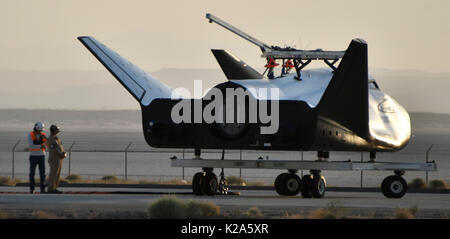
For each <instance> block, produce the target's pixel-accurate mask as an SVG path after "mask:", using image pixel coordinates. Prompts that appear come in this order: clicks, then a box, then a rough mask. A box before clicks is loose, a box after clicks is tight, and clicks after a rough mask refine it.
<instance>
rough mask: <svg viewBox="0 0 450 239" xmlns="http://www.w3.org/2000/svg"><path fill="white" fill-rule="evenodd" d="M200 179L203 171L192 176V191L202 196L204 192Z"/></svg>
mask: <svg viewBox="0 0 450 239" xmlns="http://www.w3.org/2000/svg"><path fill="white" fill-rule="evenodd" d="M202 179H203V173H196V174H195V175H194V177H193V178H192V191H193V192H194V194H195V195H197V196H202V195H203V194H204V193H203V189H202V181H203V180H202Z"/></svg>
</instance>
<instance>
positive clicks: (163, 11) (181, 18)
mask: <svg viewBox="0 0 450 239" xmlns="http://www.w3.org/2000/svg"><path fill="white" fill-rule="evenodd" d="M449 12H450V1H444V0H443V1H438V0H435V1H433V0H426V1H424V0H420V1H419V0H416V1H411V0H408V1H400V0H399V1H380V0H377V1H361V0H343V1H324V0H315V1H294V0H289V1H273V0H271V1H266V0H257V1H254V0H252V1H248V0H246V1H243V0H227V1H223V0H221V1H214V0H198V1H196V0H192V1H178V0H172V1H168V0H165V1H151V0H148V1H137V0H127V1H124V0H122V1H118V0H95V1H94V0H76V1H75V0H73V1H69V0H65V1H62V0H36V1H32V0H0V33H1V37H0V82H1V84H0V108H50V109H55V108H59V109H60V108H62V109H131V108H133V109H138V104H137V103H136V102H135V100H134V99H133V98H132V97H130V95H129V94H128V92H127V91H126V90H125V89H124V88H123V87H122V86H121V85H120V84H119V83H118V82H117V81H115V80H114V79H113V77H112V76H111V74H109V73H108V72H107V70H106V69H105V68H104V67H103V66H102V65H101V64H100V63H99V62H98V61H97V60H96V59H95V57H94V56H92V55H91V54H90V53H89V51H88V50H87V49H86V48H85V47H84V46H83V45H82V44H81V43H80V42H79V41H78V40H77V39H76V38H77V37H78V36H82V35H90V36H94V37H95V38H96V39H97V40H99V41H101V42H103V43H104V44H106V45H107V46H109V47H110V48H111V49H113V50H115V51H117V52H118V53H119V54H121V55H122V56H124V57H125V58H127V59H128V60H130V61H131V62H133V63H135V64H136V65H138V66H140V67H141V68H142V69H144V70H146V71H147V72H157V71H159V70H161V69H162V68H184V69H196V68H202V69H205V68H206V69H220V67H219V65H218V64H217V62H216V61H215V59H214V57H213V55H212V53H211V51H210V49H211V48H223V49H227V50H230V51H231V52H232V53H233V54H235V55H236V56H238V57H240V58H242V59H243V60H244V61H246V62H247V63H248V64H250V65H251V66H253V67H255V68H257V69H261V68H262V67H263V66H264V64H265V60H264V59H262V58H261V57H260V55H261V51H260V50H259V48H258V47H256V46H254V45H252V44H251V43H249V42H247V41H245V40H243V39H241V38H240V37H238V36H236V35H234V34H232V33H231V32H229V31H227V30H225V29H223V28H222V27H220V26H218V25H216V24H209V23H208V21H207V19H206V18H205V14H206V13H212V14H214V15H216V16H218V17H220V18H222V19H224V20H225V21H227V22H229V23H231V24H233V25H234V26H236V27H238V28H240V29H241V30H243V31H245V32H247V33H249V34H250V35H252V36H254V37H256V38H258V39H260V40H262V41H263V42H266V43H267V44H269V45H280V46H284V45H289V46H294V47H297V48H301V49H317V48H322V49H324V50H345V49H346V48H347V46H348V44H349V43H350V41H351V39H353V38H363V39H365V40H366V42H367V43H368V44H369V68H371V69H374V68H376V69H378V72H381V73H377V75H375V77H377V80H378V83H380V85H381V87H382V89H383V90H385V91H386V92H387V93H389V94H392V96H393V97H394V98H396V99H398V100H399V102H400V103H401V104H403V105H405V106H406V107H407V109H408V110H413V111H426V112H430V111H431V112H444V113H450V106H449V105H447V104H445V103H443V102H450V95H448V94H447V89H448V88H450V79H448V78H449V75H450V70H449V69H448V67H449V66H450V14H449ZM313 66H321V67H324V66H325V65H324V64H323V63H321V64H319V65H318V64H316V65H313ZM68 69H74V70H75V71H73V70H71V71H68ZM380 69H382V70H381V71H380ZM383 69H391V70H394V71H393V72H394V73H393V74H392V73H389V72H390V71H389V70H383ZM405 69H407V70H405ZM17 70H19V71H17ZM80 70H81V71H80ZM411 70H415V71H411ZM36 71H42V72H39V73H36ZM417 71H421V72H417ZM163 72H164V70H163ZM166 72H169V73H170V71H167V70H166ZM195 72H196V71H193V73H194V74H193V75H191V78H192V76H193V77H196V73H195ZM198 72H201V71H198ZM383 72H387V73H386V74H383ZM405 72H406V74H405ZM443 72H446V73H443ZM191 73H192V72H191ZM218 73H219V75H220V76H219V77H217V74H215V73H212V75H213V76H215V77H210V75H211V74H209V73H208V74H206V75H205V78H206V79H205V80H206V81H205V86H206V87H212V86H213V85H214V84H217V83H220V82H222V81H225V80H226V79H225V77H224V75H223V74H220V72H218ZM68 74H70V75H68ZM199 74H203V73H199ZM399 74H400V75H402V76H401V77H397V75H399ZM162 75H163V74H162ZM179 75H180V76H178V75H176V76H172V78H171V79H167V76H165V77H161V79H160V80H162V81H164V82H166V83H167V84H169V85H170V86H171V87H187V88H189V87H192V82H190V80H192V79H190V80H187V79H186V78H185V77H184V76H186V74H184V73H183V71H181V73H180V74H179ZM378 76H380V77H378ZM36 86H37V87H38V89H39V93H40V95H39V100H36V95H35V94H32V93H33V92H35V91H36ZM206 87H205V88H206ZM99 89H102V90H99ZM30 93H31V94H30ZM53 98H58V101H57V102H54V100H53Z"/></svg>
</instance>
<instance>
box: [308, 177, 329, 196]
mask: <svg viewBox="0 0 450 239" xmlns="http://www.w3.org/2000/svg"><path fill="white" fill-rule="evenodd" d="M326 188H327V183H326V181H325V177H324V176H321V175H314V177H313V179H312V181H311V188H310V190H311V195H312V196H313V198H323V197H324V196H325V191H326Z"/></svg>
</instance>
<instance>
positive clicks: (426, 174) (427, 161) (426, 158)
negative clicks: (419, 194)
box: [425, 144, 434, 185]
mask: <svg viewBox="0 0 450 239" xmlns="http://www.w3.org/2000/svg"><path fill="white" fill-rule="evenodd" d="M433 146H434V144H432V145H431V146H430V147H429V148H428V150H427V153H426V154H425V162H426V163H429V162H430V161H429V160H428V153H430V151H431V149H432V148H433ZM425 181H426V184H427V185H428V170H427V171H426V172H425Z"/></svg>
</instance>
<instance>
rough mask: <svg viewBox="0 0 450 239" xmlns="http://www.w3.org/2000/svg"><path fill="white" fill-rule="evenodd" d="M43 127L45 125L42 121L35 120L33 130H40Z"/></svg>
mask: <svg viewBox="0 0 450 239" xmlns="http://www.w3.org/2000/svg"><path fill="white" fill-rule="evenodd" d="M44 127H45V125H44V123H42V122H40V121H39V122H36V124H34V130H39V131H42V130H44Z"/></svg>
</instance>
